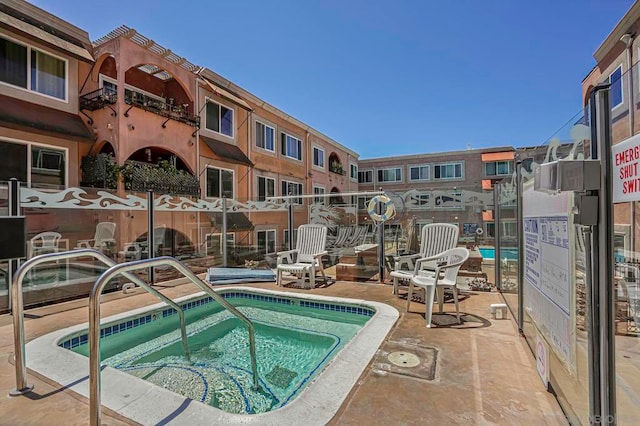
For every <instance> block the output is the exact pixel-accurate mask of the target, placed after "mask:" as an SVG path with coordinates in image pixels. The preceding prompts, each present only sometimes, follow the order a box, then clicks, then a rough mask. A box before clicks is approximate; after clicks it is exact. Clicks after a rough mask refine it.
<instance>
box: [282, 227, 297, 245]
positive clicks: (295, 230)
mask: <svg viewBox="0 0 640 426" xmlns="http://www.w3.org/2000/svg"><path fill="white" fill-rule="evenodd" d="M283 235H284V240H283V241H284V242H283V245H284V249H285V250H292V249H294V248H296V244H297V243H298V230H297V229H294V230H293V247H292V248H290V247H289V230H288V229H285V230H284V231H283Z"/></svg>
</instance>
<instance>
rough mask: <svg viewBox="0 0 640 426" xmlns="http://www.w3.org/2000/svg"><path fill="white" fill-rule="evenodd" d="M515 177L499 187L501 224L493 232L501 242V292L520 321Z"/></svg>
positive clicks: (495, 226) (498, 265) (498, 261)
mask: <svg viewBox="0 0 640 426" xmlns="http://www.w3.org/2000/svg"><path fill="white" fill-rule="evenodd" d="M516 195H517V194H516V179H515V176H512V177H509V178H506V179H504V180H503V181H502V182H501V183H500V184H499V185H498V206H497V209H498V210H499V212H498V215H499V218H500V220H499V223H496V224H495V225H494V229H493V232H494V233H496V234H498V236H499V241H500V249H499V253H500V258H499V259H497V260H496V268H499V270H500V291H501V292H502V295H503V297H504V299H505V302H506V303H507V305H508V306H509V309H510V310H511V313H512V314H513V316H514V318H515V319H516V321H517V320H518V291H519V288H518V276H519V275H518V271H519V267H520V265H519V264H518V239H517V202H518V199H517V196H516ZM494 257H495V256H494Z"/></svg>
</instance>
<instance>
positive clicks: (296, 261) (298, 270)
mask: <svg viewBox="0 0 640 426" xmlns="http://www.w3.org/2000/svg"><path fill="white" fill-rule="evenodd" d="M326 241H327V227H326V226H324V225H301V226H300V227H299V228H298V237H297V239H296V248H295V249H294V250H287V251H282V252H278V253H277V255H278V263H277V266H276V268H277V274H276V283H277V284H278V285H282V274H283V273H284V272H288V273H289V274H292V275H294V276H295V277H296V278H297V280H299V282H300V285H301V286H302V287H305V286H306V284H305V282H306V281H307V279H308V281H309V284H308V287H306V288H314V287H315V285H316V271H320V273H321V274H322V276H323V277H325V278H326V276H325V274H324V268H323V266H322V256H324V255H326V254H327V251H326V250H325V246H326Z"/></svg>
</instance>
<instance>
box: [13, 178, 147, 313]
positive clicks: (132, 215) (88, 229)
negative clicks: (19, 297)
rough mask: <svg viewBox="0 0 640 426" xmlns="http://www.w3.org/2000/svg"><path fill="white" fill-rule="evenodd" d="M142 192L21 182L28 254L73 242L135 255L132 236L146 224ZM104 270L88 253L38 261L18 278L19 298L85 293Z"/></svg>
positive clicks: (30, 300) (117, 256)
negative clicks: (49, 261) (20, 280)
mask: <svg viewBox="0 0 640 426" xmlns="http://www.w3.org/2000/svg"><path fill="white" fill-rule="evenodd" d="M144 197H145V196H144V194H134V193H117V192H116V191H105V190H100V189H95V188H67V189H52V188H39V187H35V188H34V187H31V188H28V187H23V188H21V194H20V198H21V209H22V214H23V215H24V216H25V217H26V223H27V242H26V243H27V250H26V253H27V259H30V258H32V257H34V256H37V255H40V254H45V253H54V252H63V251H69V250H73V249H78V248H90V249H96V250H98V251H100V252H102V253H103V254H105V255H106V256H107V257H108V258H110V259H112V260H113V261H115V262H121V261H126V260H131V259H132V258H135V257H136V256H135V254H134V253H136V252H137V250H136V247H134V246H132V245H131V242H133V241H136V235H138V234H139V232H140V230H141V227H142V226H144V227H145V228H146V213H145V211H144V210H142V209H145V208H146V205H145V198H144ZM104 270H106V267H105V265H104V264H103V262H101V261H97V260H95V259H93V258H91V257H75V258H72V259H68V260H65V261H58V262H52V263H46V264H43V265H39V266H38V267H36V268H34V269H33V270H32V271H31V272H30V273H29V274H28V275H27V276H26V278H25V280H24V281H23V288H24V304H25V306H34V305H39V304H43V303H51V302H56V301H62V300H68V299H72V298H77V297H86V296H88V295H89V293H90V291H91V288H92V286H93V284H94V283H95V281H96V279H97V277H98V276H99V275H100V274H101V273H102V272H104ZM123 282H124V280H122V279H118V280H114V281H113V282H111V283H109V285H108V286H107V288H106V290H105V291H107V292H108V291H114V290H118V289H120V288H121V287H122V284H123Z"/></svg>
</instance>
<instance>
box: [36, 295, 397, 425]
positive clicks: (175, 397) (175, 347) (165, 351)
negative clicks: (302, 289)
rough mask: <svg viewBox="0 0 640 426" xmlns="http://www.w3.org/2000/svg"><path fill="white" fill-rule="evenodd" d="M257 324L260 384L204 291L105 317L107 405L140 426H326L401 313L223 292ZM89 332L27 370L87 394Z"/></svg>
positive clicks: (77, 332) (346, 302)
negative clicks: (183, 328) (184, 339)
mask: <svg viewBox="0 0 640 426" xmlns="http://www.w3.org/2000/svg"><path fill="white" fill-rule="evenodd" d="M217 292H218V293H219V294H220V295H222V296H223V297H224V298H225V299H226V300H227V301H228V302H230V303H231V304H233V305H234V306H236V307H237V308H238V309H239V310H240V311H241V312H242V313H243V314H245V315H246V316H247V317H248V318H249V319H250V320H251V321H252V322H253V323H254V326H255V333H256V358H257V365H258V376H259V384H260V386H259V388H258V389H254V388H253V386H252V371H251V366H250V365H251V364H250V356H249V343H248V342H249V340H248V330H247V328H246V327H245V326H244V324H243V323H241V322H240V321H239V320H238V319H237V318H236V317H234V316H233V315H232V314H231V313H230V312H229V311H227V310H225V309H224V308H223V307H222V306H221V305H220V304H218V303H217V302H216V301H215V300H213V299H212V298H210V297H209V296H207V295H206V294H204V293H201V294H196V295H192V296H189V297H185V298H181V299H178V300H177V302H178V304H179V305H181V306H182V308H183V310H184V312H185V317H186V320H187V334H188V343H189V349H190V352H191V357H190V359H189V360H188V359H187V358H186V357H185V356H184V353H183V348H182V344H181V339H180V331H179V320H178V315H177V313H176V311H175V310H173V308H171V307H168V306H167V305H165V304H157V305H153V306H150V307H146V308H143V309H137V310H135V311H131V312H127V313H124V314H120V315H117V316H113V317H110V318H105V319H103V320H102V321H101V331H100V335H101V345H100V346H101V360H102V365H103V366H105V368H103V370H102V403H103V405H104V406H106V407H107V408H110V409H111V410H113V411H115V412H117V413H119V414H121V415H124V416H125V417H127V418H129V419H131V420H134V421H136V422H139V423H142V424H157V423H163V424H165V423H171V422H174V421H175V423H176V424H177V423H181V424H217V423H252V422H257V423H269V424H271V423H273V424H275V423H278V424H299V423H300V421H301V419H304V422H305V423H307V424H325V423H326V422H328V421H329V420H330V419H331V418H332V417H333V416H334V415H335V413H336V411H337V410H338V408H339V407H340V405H341V404H342V402H343V401H344V399H345V398H346V396H347V395H348V393H349V391H350V390H351V388H352V387H353V385H354V384H355V383H356V381H357V380H358V378H359V377H360V375H361V374H362V372H363V371H364V369H365V367H366V366H367V365H368V363H369V362H370V360H371V358H372V357H373V355H374V354H375V353H376V351H377V349H378V347H379V346H380V345H381V343H382V342H383V341H384V339H385V337H386V335H387V333H388V332H389V330H390V329H391V327H392V326H393V324H394V323H395V321H396V320H397V318H398V311H397V310H396V309H394V308H392V307H390V306H388V305H385V304H381V303H377V302H369V301H364V300H353V299H343V298H328V297H322V296H315V295H303V296H299V295H293V294H291V293H284V292H275V291H267V290H262V289H248V288H244V287H243V288H225V289H222V290H218V291H217ZM87 329H88V325H87V324H83V325H79V326H74V327H70V328H67V329H64V330H59V331H56V332H53V333H50V334H48V335H45V336H42V337H40V338H38V339H35V340H34V341H32V342H30V343H29V344H28V345H27V349H26V353H27V366H28V368H30V369H31V370H34V371H36V372H37V373H39V374H42V375H44V376H46V377H48V378H50V379H52V380H54V381H56V382H58V383H60V384H62V385H65V386H69V388H70V389H72V390H73V391H75V392H78V393H79V394H81V395H84V396H88V367H89V360H88V358H87V355H88V330H87Z"/></svg>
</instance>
